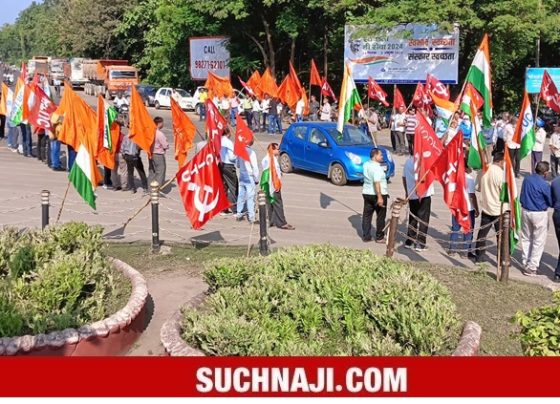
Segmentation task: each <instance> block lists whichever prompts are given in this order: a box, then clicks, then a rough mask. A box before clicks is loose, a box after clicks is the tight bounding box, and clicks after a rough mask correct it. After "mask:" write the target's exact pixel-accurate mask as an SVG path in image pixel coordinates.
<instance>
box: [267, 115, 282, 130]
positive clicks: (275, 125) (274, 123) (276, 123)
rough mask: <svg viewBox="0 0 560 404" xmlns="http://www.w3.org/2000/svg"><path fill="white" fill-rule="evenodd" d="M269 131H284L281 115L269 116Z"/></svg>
mask: <svg viewBox="0 0 560 404" xmlns="http://www.w3.org/2000/svg"><path fill="white" fill-rule="evenodd" d="M268 118H269V119H268V133H274V132H276V130H278V133H282V123H281V122H280V116H278V115H269V116H268Z"/></svg>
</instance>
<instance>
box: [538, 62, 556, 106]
mask: <svg viewBox="0 0 560 404" xmlns="http://www.w3.org/2000/svg"><path fill="white" fill-rule="evenodd" d="M541 99H542V100H543V101H544V103H545V104H546V106H547V107H548V108H550V109H552V110H553V111H554V112H557V113H560V94H559V93H558V89H557V88H556V84H554V81H552V77H550V74H549V73H548V71H547V70H545V71H544V75H543V79H542V83H541Z"/></svg>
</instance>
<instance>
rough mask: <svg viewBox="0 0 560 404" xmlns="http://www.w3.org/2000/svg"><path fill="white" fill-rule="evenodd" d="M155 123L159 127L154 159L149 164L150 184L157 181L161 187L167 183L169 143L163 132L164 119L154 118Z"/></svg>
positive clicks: (153, 154)
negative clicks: (166, 154) (166, 161)
mask: <svg viewBox="0 0 560 404" xmlns="http://www.w3.org/2000/svg"><path fill="white" fill-rule="evenodd" d="M154 123H155V124H156V126H157V129H156V136H155V139H154V143H153V145H152V158H151V159H150V162H149V170H150V175H149V178H148V180H149V182H150V184H151V183H152V182H153V181H156V182H157V183H158V185H159V186H160V187H161V186H162V185H163V184H164V183H165V171H166V163H165V152H166V151H167V150H168V149H169V143H168V142H167V139H166V138H165V135H164V134H163V132H162V131H161V130H162V129H163V118H161V117H159V116H156V117H155V118H154Z"/></svg>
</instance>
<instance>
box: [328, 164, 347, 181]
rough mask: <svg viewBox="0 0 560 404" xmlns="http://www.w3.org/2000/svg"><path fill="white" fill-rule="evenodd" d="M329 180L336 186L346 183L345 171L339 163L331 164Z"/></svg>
mask: <svg viewBox="0 0 560 404" xmlns="http://www.w3.org/2000/svg"><path fill="white" fill-rule="evenodd" d="M331 182H332V183H333V184H334V185H338V186H342V185H345V184H346V173H345V172H344V167H342V166H341V165H340V164H333V166H332V167H331Z"/></svg>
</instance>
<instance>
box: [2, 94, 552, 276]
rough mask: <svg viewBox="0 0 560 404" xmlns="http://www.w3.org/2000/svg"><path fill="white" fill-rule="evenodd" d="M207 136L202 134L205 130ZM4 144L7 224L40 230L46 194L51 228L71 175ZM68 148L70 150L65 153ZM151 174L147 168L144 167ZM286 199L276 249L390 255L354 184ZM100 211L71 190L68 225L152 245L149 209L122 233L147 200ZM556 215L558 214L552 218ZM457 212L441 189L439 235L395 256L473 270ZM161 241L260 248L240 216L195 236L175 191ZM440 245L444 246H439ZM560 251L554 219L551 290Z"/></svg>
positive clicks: (121, 197) (545, 266)
mask: <svg viewBox="0 0 560 404" xmlns="http://www.w3.org/2000/svg"><path fill="white" fill-rule="evenodd" d="M84 98H85V99H86V100H87V101H88V102H89V103H90V104H92V105H93V104H94V103H95V100H94V99H93V97H84ZM150 113H151V114H152V115H154V116H156V115H160V116H162V117H163V118H164V120H165V124H166V128H165V129H164V133H165V134H166V136H167V137H168V139H169V140H170V142H172V141H173V136H172V133H171V130H170V129H169V127H170V123H171V114H170V111H169V110H159V111H156V110H155V109H152V108H151V109H150ZM190 115H191V119H193V121H195V122H196V123H197V125H198V126H199V127H200V128H201V129H202V125H201V124H199V123H198V120H197V119H198V118H197V117H196V116H194V115H193V114H190ZM201 132H202V130H201ZM256 137H257V141H256V144H255V151H256V152H257V155H258V157H259V160H260V159H261V158H262V157H263V156H264V153H265V148H266V145H267V144H268V143H269V142H271V141H276V142H280V136H279V135H266V134H259V135H257V136H256ZM381 138H382V139H381V143H382V145H385V146H386V145H387V144H388V143H389V140H388V136H387V134H385V135H383V136H381ZM5 146H6V145H5V143H0V172H2V173H3V174H4V175H3V177H2V185H1V189H2V192H1V193H0V223H1V224H4V225H17V226H39V225H40V223H41V210H40V196H39V194H40V191H41V190H42V189H48V190H50V191H51V195H52V197H51V223H52V222H55V221H56V216H57V214H58V212H59V208H60V204H61V201H62V198H63V195H64V192H65V190H66V186H67V184H68V180H67V175H66V174H65V173H64V172H52V171H50V170H48V169H47V168H46V166H45V165H43V164H42V163H40V162H38V161H37V160H36V159H31V158H24V157H22V156H19V155H17V154H16V153H12V152H10V151H9V150H8V149H7V148H6V147H5ZM63 148H64V147H63ZM171 156H172V154H171V153H169V155H168V159H167V163H168V166H167V170H168V171H167V177H168V178H169V177H170V176H172V175H173V174H174V173H175V172H176V170H177V163H176V162H175V161H174V160H173V158H172V157H171ZM395 160H396V164H397V172H396V175H395V177H394V179H393V181H392V182H391V183H390V184H389V190H390V196H391V199H394V198H396V197H403V196H404V192H403V188H402V181H401V175H402V166H403V164H404V157H402V156H396V158H395ZM144 164H145V167H146V168H147V167H148V165H147V162H146V161H145V162H144ZM528 165H529V162H528V159H526V160H525V161H523V164H522V167H523V170H524V172H527V169H528ZM282 193H283V197H284V200H285V209H286V216H287V219H288V222H289V223H291V224H293V225H294V226H295V227H296V230H295V231H287V230H280V229H271V230H270V239H271V246H272V247H273V248H276V247H283V246H288V245H299V244H310V243H332V244H336V245H341V246H348V247H357V248H369V249H372V250H373V251H375V252H376V253H379V254H383V253H384V251H385V245H381V244H375V243H367V244H365V243H363V242H362V240H361V238H360V233H361V230H360V229H361V211H362V197H361V187H360V185H359V184H350V185H347V186H345V187H337V186H334V185H332V184H331V183H330V182H329V181H327V179H326V178H324V177H322V176H319V175H314V174H307V173H302V172H297V173H293V174H288V175H285V176H284V179H283V190H282ZM97 194H98V199H97V205H98V209H97V211H93V210H91V209H90V208H89V207H88V206H87V205H86V204H85V203H84V202H83V201H82V200H81V199H80V197H79V196H78V194H77V193H76V192H75V190H74V189H73V188H70V190H69V193H68V198H67V200H66V204H65V207H64V210H63V212H62V216H61V219H60V220H61V221H62V222H65V221H70V220H83V221H85V222H87V223H91V224H101V225H103V226H104V228H105V234H106V237H107V238H108V239H113V240H122V241H133V240H150V239H151V230H150V226H151V219H150V211H149V209H145V210H144V211H143V212H142V213H141V214H140V215H138V217H136V218H135V219H134V220H133V221H132V222H131V223H130V224H129V225H128V226H127V227H126V229H123V227H122V224H123V222H124V221H125V220H126V219H127V218H128V217H130V216H131V215H132V214H133V213H134V212H135V211H136V210H137V209H138V208H139V207H141V206H142V205H143V204H144V203H145V202H146V200H147V199H146V197H143V196H142V195H141V193H138V194H134V195H133V194H131V193H123V192H115V191H112V190H105V189H103V188H101V187H99V188H98V189H97ZM551 214H552V212H551ZM450 220H451V219H450V213H449V211H448V209H447V207H446V206H445V205H444V203H443V201H442V198H441V187H440V186H439V185H436V195H435V196H434V198H433V203H432V217H431V225H432V228H431V229H430V231H429V234H430V239H429V240H428V246H429V250H428V251H426V252H423V253H416V252H414V251H411V250H407V249H404V248H403V247H402V246H401V244H402V238H401V240H400V241H399V242H398V245H399V248H398V249H397V253H396V257H397V258H401V259H408V260H411V261H424V262H430V263H441V264H446V265H453V266H457V267H466V268H467V267H472V266H473V265H472V263H471V262H470V261H468V260H464V259H460V258H456V257H449V256H448V255H447V254H446V253H445V249H446V247H447V245H446V243H445V240H447V239H448V234H449V226H450ZM160 223H161V225H160V226H161V238H162V239H163V240H170V241H183V242H226V243H234V244H245V245H253V246H254V247H253V248H257V247H256V246H257V241H258V227H257V226H255V227H254V228H252V227H251V226H250V225H249V224H248V223H247V222H246V221H244V222H236V221H235V219H234V218H233V217H221V216H218V217H216V218H215V219H213V220H212V221H210V222H209V223H208V224H207V225H206V226H205V227H204V229H202V230H199V231H195V230H192V229H191V227H190V224H189V222H188V219H187V218H186V217H185V213H184V210H183V207H182V204H181V202H180V199H179V195H178V191H177V189H176V187H173V188H172V189H171V191H170V192H169V194H167V196H166V198H165V199H163V200H162V201H161V205H160ZM405 228H406V220H405V216H404V213H403V214H402V216H401V225H400V229H401V230H402V231H405ZM436 239H438V240H439V242H438V241H436ZM557 256H558V247H557V243H556V238H555V235H554V230H553V226H552V220H551V223H550V230H549V233H548V238H547V246H546V250H545V253H544V256H543V260H542V264H541V269H540V273H541V274H542V275H540V276H538V277H536V278H533V279H531V281H535V282H539V283H543V284H547V285H549V286H551V285H552V282H550V279H551V278H552V276H553V269H554V267H555V265H556V257H557ZM490 258H491V259H492V260H494V262H495V251H492V250H491V251H490ZM516 260H520V251H517V252H516V253H515V255H514V263H513V264H514V265H513V268H512V277H514V278H524V279H526V280H528V278H526V277H523V276H522V275H521V273H520V271H519V269H518V268H519V266H520V265H519V263H518V262H516Z"/></svg>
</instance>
